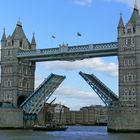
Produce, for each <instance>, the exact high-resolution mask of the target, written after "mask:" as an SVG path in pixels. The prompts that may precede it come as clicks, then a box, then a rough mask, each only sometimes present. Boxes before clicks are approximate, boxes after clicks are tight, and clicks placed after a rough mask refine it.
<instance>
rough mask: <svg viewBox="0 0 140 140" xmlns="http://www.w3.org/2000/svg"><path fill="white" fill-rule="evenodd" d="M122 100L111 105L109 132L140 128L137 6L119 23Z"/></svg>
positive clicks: (138, 18) (120, 88) (120, 95)
mask: <svg viewBox="0 0 140 140" xmlns="http://www.w3.org/2000/svg"><path fill="white" fill-rule="evenodd" d="M118 60H119V61H118V62H119V102H118V103H114V106H112V107H110V108H109V123H108V131H116V132H117V131H132V132H134V131H140V119H139V116H140V16H139V10H138V8H137V5H136V4H135V7H134V9H133V13H132V16H131V18H130V20H129V21H128V23H127V24H126V25H125V26H124V24H123V20H122V16H121V17H120V21H119V25H118Z"/></svg>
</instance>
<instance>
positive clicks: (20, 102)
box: [0, 3, 140, 132]
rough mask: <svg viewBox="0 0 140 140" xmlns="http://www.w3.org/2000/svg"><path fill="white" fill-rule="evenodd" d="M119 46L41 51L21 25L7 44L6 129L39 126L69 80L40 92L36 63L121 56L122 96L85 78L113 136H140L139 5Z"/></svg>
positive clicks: (1, 101)
mask: <svg viewBox="0 0 140 140" xmlns="http://www.w3.org/2000/svg"><path fill="white" fill-rule="evenodd" d="M117 29H118V38H117V39H118V40H117V42H110V43H101V44H89V45H77V46H68V45H65V44H62V45H60V46H59V47H58V48H47V49H36V41H35V37H34V35H33V38H32V41H31V43H30V42H29V41H28V39H27V38H26V35H25V33H24V31H23V28H22V23H21V22H20V21H18V23H17V25H16V28H15V30H14V32H13V34H12V35H11V36H10V35H9V36H8V37H6V33H5V31H4V32H3V35H2V39H1V84H0V106H1V108H0V128H23V127H25V123H24V122H25V121H27V120H36V119H37V115H38V113H39V112H40V110H41V109H42V107H43V104H44V102H46V101H47V100H48V98H49V97H50V96H51V95H52V93H53V92H54V91H55V89H56V88H57V87H58V86H59V85H60V84H61V83H62V81H63V80H64V79H65V76H60V75H55V74H51V75H50V76H49V77H48V78H47V79H45V80H44V82H43V83H42V84H41V85H40V86H39V87H38V88H37V89H36V90H34V80H35V67H36V65H35V64H36V62H40V61H54V60H60V61H64V60H65V61H75V60H82V59H85V58H94V57H107V56H117V57H118V65H119V96H117V95H116V94H115V93H114V92H113V91H111V90H110V89H109V88H108V87H107V86H106V85H105V84H104V83H103V82H101V81H100V80H99V79H98V78H97V77H96V76H95V75H93V74H86V73H83V72H80V73H79V74H80V75H81V76H82V77H83V78H84V80H85V81H86V82H87V83H88V84H89V85H90V86H91V88H92V89H93V90H94V91H95V92H96V93H97V95H98V96H99V97H100V98H101V99H102V101H103V102H104V103H105V104H106V105H107V106H108V110H109V117H108V131H110V132H111V131H113V132H125V131H127V132H140V119H139V116H140V16H139V10H138V7H137V4H136V3H135V5H134V9H133V13H132V16H131V18H130V19H129V21H128V22H127V24H126V25H124V23H123V19H122V15H121V16H120V20H119V24H118V28H117Z"/></svg>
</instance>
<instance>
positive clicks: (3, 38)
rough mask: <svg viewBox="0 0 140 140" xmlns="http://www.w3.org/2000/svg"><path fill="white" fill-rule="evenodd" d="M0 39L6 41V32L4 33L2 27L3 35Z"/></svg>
mask: <svg viewBox="0 0 140 140" xmlns="http://www.w3.org/2000/svg"><path fill="white" fill-rule="evenodd" d="M1 40H2V41H6V34H5V28H3V35H2V39H1Z"/></svg>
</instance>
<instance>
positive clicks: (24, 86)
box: [0, 21, 36, 128]
mask: <svg viewBox="0 0 140 140" xmlns="http://www.w3.org/2000/svg"><path fill="white" fill-rule="evenodd" d="M35 48H36V43H35V38H34V36H33V38H32V42H31V43H29V41H28V39H27V38H26V36H25V34H24V31H23V29H22V24H21V22H20V21H18V23H17V25H16V28H15V30H14V32H13V33H12V35H11V36H10V35H9V36H8V37H6V34H5V30H4V32H3V36H2V39H1V85H0V107H1V108H0V114H1V115H0V128H23V127H24V122H23V111H22V110H21V109H20V108H19V107H20V105H21V103H22V102H23V101H24V100H25V99H26V98H27V97H28V96H29V95H30V93H32V92H33V91H34V81H35V79H34V77H35V63H34V62H29V61H28V60H27V59H22V60H20V59H18V58H17V52H18V51H21V50H29V49H35Z"/></svg>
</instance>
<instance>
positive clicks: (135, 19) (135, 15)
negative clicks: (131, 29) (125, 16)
mask: <svg viewBox="0 0 140 140" xmlns="http://www.w3.org/2000/svg"><path fill="white" fill-rule="evenodd" d="M139 20H140V16H139V9H138V6H137V2H136V1H135V5H134V9H133V13H132V16H131V18H130V20H129V22H128V23H131V24H132V25H133V26H136V25H137V22H138V21H139Z"/></svg>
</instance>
